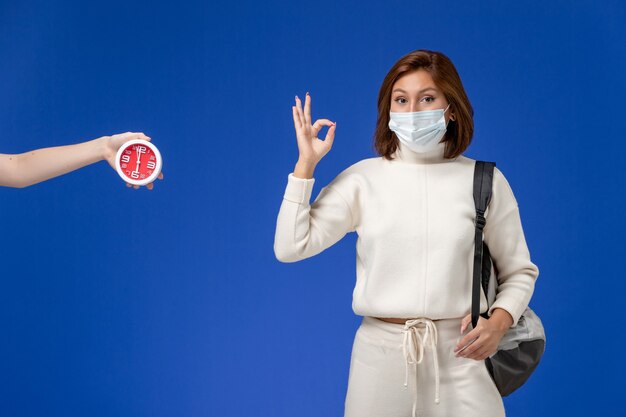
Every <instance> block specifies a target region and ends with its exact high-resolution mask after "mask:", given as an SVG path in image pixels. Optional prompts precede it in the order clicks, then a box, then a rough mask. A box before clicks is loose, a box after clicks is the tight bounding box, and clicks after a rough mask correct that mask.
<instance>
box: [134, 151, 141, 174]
mask: <svg viewBox="0 0 626 417" xmlns="http://www.w3.org/2000/svg"><path fill="white" fill-rule="evenodd" d="M135 152H136V154H137V165H136V166H135V172H139V165H141V153H140V152H139V149H137V148H135Z"/></svg>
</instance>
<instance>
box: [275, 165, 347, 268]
mask: <svg viewBox="0 0 626 417" xmlns="http://www.w3.org/2000/svg"><path fill="white" fill-rule="evenodd" d="M342 178H345V177H344V176H342ZM314 182H315V179H303V178H298V177H294V176H293V173H290V174H289V175H288V177H287V187H286V189H285V193H284V196H283V201H282V203H281V206H280V210H279V212H278V219H277V221H276V233H275V236H274V254H275V255H276V258H277V259H278V260H279V261H281V262H296V261H299V260H302V259H306V258H309V257H311V256H314V255H317V254H318V253H320V252H322V251H323V250H325V249H326V248H328V247H330V246H332V245H333V244H335V243H336V242H338V241H339V240H340V239H341V238H342V237H344V236H345V235H346V233H348V232H350V231H354V230H355V225H354V219H353V216H352V210H351V207H350V203H349V202H348V200H347V199H346V198H345V196H344V195H342V194H341V193H340V191H339V190H338V188H339V187H334V186H333V184H338V179H337V178H336V179H335V180H333V182H331V183H330V184H329V185H328V186H326V187H324V188H322V189H321V190H320V192H319V194H318V195H317V198H316V199H315V201H314V202H313V203H312V204H309V200H310V199H311V193H312V191H313V183H314ZM341 183H342V184H343V183H345V181H342V182H341Z"/></svg>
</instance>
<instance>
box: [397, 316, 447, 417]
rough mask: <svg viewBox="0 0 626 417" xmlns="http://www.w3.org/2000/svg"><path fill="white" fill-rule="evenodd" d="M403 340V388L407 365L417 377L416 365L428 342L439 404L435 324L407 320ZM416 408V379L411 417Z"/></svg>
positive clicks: (407, 381) (422, 356)
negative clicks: (410, 366)
mask: <svg viewBox="0 0 626 417" xmlns="http://www.w3.org/2000/svg"><path fill="white" fill-rule="evenodd" d="M403 332H404V340H403V342H402V352H403V353H404V358H405V359H406V363H405V367H404V386H405V387H406V386H408V383H409V365H415V374H416V376H417V364H419V363H422V359H424V346H425V345H426V343H428V342H430V346H431V347H432V351H433V360H434V365H435V403H436V404H439V360H438V358H437V327H436V326H435V323H434V322H433V321H432V320H430V319H427V318H418V319H414V320H407V321H406V323H405V324H404V330H403ZM416 408H417V379H416V381H415V398H414V399H413V417H415V411H416Z"/></svg>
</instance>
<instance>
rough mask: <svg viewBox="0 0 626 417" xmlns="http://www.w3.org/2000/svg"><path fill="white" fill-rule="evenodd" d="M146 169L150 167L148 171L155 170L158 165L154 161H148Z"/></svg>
mask: <svg viewBox="0 0 626 417" xmlns="http://www.w3.org/2000/svg"><path fill="white" fill-rule="evenodd" d="M146 167H148V169H154V168H156V163H155V162H154V161H148V163H147V164H146Z"/></svg>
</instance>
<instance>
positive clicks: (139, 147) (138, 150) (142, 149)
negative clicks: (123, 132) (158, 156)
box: [135, 145, 148, 153]
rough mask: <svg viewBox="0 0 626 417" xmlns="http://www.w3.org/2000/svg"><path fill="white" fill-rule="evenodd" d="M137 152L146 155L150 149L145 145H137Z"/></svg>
mask: <svg viewBox="0 0 626 417" xmlns="http://www.w3.org/2000/svg"><path fill="white" fill-rule="evenodd" d="M135 150H136V151H137V152H139V153H146V151H147V150H148V149H147V148H146V147H145V146H143V145H136V146H135Z"/></svg>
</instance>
